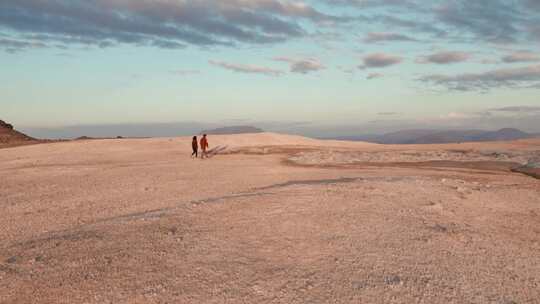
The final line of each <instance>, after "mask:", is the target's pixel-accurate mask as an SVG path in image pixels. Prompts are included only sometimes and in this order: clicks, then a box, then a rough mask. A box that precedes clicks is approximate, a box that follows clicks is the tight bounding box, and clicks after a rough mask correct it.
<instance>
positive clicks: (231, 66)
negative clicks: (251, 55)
mask: <svg viewBox="0 0 540 304" xmlns="http://www.w3.org/2000/svg"><path fill="white" fill-rule="evenodd" d="M208 62H209V63H210V64H211V65H214V66H218V67H221V68H224V69H227V70H231V71H234V72H238V73H248V74H261V75H267V76H281V75H282V74H283V71H280V70H276V69H272V68H268V67H263V66H256V65H248V64H237V63H227V62H223V61H215V60H210V61H208Z"/></svg>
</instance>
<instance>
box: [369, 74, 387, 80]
mask: <svg viewBox="0 0 540 304" xmlns="http://www.w3.org/2000/svg"><path fill="white" fill-rule="evenodd" d="M383 76H384V75H383V74H381V73H370V74H368V75H367V76H366V79H367V80H371V79H376V78H381V77H383Z"/></svg>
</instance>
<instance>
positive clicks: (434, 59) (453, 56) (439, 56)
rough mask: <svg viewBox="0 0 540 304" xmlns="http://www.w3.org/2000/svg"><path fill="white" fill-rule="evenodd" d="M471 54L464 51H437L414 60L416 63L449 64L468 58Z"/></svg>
mask: <svg viewBox="0 0 540 304" xmlns="http://www.w3.org/2000/svg"><path fill="white" fill-rule="evenodd" d="M469 58H471V54H469V53H465V52H446V51H445V52H439V53H435V54H431V55H428V56H423V57H420V58H418V59H417V60H416V62H417V63H435V64H451V63H459V62H464V61H467V60H469Z"/></svg>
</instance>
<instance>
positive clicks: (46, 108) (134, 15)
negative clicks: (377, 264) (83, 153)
mask: <svg viewBox="0 0 540 304" xmlns="http://www.w3.org/2000/svg"><path fill="white" fill-rule="evenodd" d="M428 3H429V4H428ZM539 43H540V1H537V0H477V1H465V0H453V1H415V0H402V1H399V0H379V1H374V0H311V1H308V0H305V1H292V0H221V1H215V0H212V1H211V0H194V1H183V0H155V1H150V0H85V1H82V0H81V1H78V0H43V1H37V0H4V1H2V2H1V3H0V66H1V67H2V68H1V69H0V106H1V109H2V111H1V112H0V115H1V117H0V118H1V119H3V120H6V121H9V122H12V123H14V124H16V125H19V126H23V127H59V126H68V125H88V124H90V125H98V124H122V123H139V124H140V123H165V122H187V121H196V122H203V123H212V124H217V125H220V124H221V125H223V124H231V123H233V122H237V123H245V124H255V125H257V124H260V125H265V126H269V128H270V129H272V128H277V127H279V126H285V125H289V126H298V125H303V126H305V128H304V129H301V128H298V127H290V128H293V129H294V130H292V131H295V132H297V133H298V132H299V133H302V130H304V131H305V132H304V133H310V132H311V133H313V132H315V130H322V129H325V128H326V129H334V130H341V129H347V128H348V129H354V130H355V132H357V131H356V130H357V129H361V130H363V131H365V132H368V131H369V132H379V131H380V132H382V131H385V130H390V129H392V128H409V127H410V128H413V127H415V128H417V127H434V126H437V127H452V128H490V129H493V128H498V127H519V128H522V129H526V130H528V131H540V98H539V97H540V94H539V92H540V45H539ZM340 128H341V129H340ZM307 130H310V131H309V132H308V131H307ZM285 131H287V130H285ZM336 132H338V131H336ZM339 132H341V131H339Z"/></svg>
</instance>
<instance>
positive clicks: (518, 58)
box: [502, 51, 540, 63]
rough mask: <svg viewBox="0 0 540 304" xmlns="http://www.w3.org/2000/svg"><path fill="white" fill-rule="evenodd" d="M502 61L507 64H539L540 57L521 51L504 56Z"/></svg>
mask: <svg viewBox="0 0 540 304" xmlns="http://www.w3.org/2000/svg"><path fill="white" fill-rule="evenodd" d="M502 61H503V62H506V63H515V62H537V61H540V55H539V54H537V53H533V52H529V51H519V52H514V53H512V54H509V55H506V56H504V57H503V58H502Z"/></svg>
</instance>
